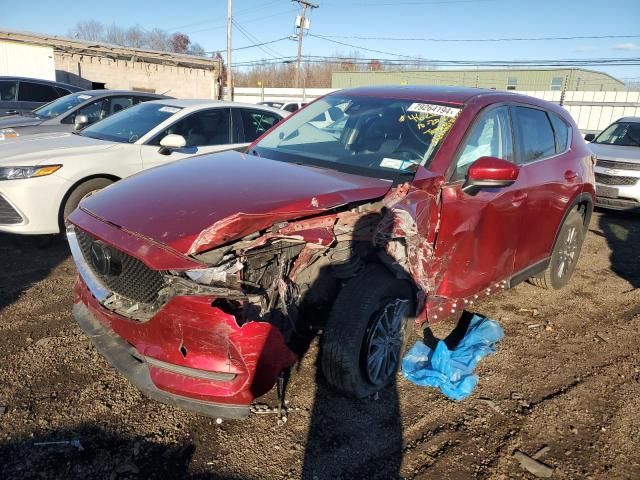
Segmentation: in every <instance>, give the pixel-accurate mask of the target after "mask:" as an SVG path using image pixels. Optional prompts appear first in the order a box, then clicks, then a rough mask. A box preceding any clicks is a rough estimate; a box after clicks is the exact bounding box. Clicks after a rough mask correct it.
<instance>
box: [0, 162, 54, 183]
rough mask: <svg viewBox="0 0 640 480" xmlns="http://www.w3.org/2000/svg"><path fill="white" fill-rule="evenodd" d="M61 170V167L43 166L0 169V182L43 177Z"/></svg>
mask: <svg viewBox="0 0 640 480" xmlns="http://www.w3.org/2000/svg"><path fill="white" fill-rule="evenodd" d="M60 168H62V165H43V166H38V167H0V180H18V179H21V178H33V177H45V176H47V175H51V174H52V173H53V172H56V171H58V170H60Z"/></svg>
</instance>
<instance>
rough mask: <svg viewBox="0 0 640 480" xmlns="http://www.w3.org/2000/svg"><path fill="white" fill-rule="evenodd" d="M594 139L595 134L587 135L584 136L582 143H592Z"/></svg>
mask: <svg viewBox="0 0 640 480" xmlns="http://www.w3.org/2000/svg"><path fill="white" fill-rule="evenodd" d="M595 139H596V134H595V133H587V134H586V135H585V136H584V141H585V142H593V141H594V140H595Z"/></svg>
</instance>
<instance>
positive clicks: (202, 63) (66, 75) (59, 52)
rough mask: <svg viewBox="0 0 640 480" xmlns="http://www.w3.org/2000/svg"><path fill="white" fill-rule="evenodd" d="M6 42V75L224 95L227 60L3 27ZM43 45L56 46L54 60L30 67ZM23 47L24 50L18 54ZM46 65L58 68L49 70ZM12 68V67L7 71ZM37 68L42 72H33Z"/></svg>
mask: <svg viewBox="0 0 640 480" xmlns="http://www.w3.org/2000/svg"><path fill="white" fill-rule="evenodd" d="M0 47H1V48H0V67H2V74H4V75H24V76H35V77H37V78H46V79H49V80H57V81H59V82H64V83H69V84H72V85H77V86H79V87H83V88H86V89H94V88H110V89H118V90H138V91H144V92H152V93H166V94H167V95H170V96H173V97H177V98H211V99H218V98H220V81H219V80H220V78H219V77H220V72H221V65H220V61H219V60H216V59H214V58H205V57H196V56H193V55H183V54H178V53H169V52H160V51H155V50H146V49H141V48H129V47H121V46H118V45H110V44H106V43H100V42H87V41H84V40H77V39H71V38H64V37H59V36H53V35H40V34H35V33H26V32H14V31H7V30H3V31H0ZM18 47H19V48H18ZM43 47H47V48H48V49H49V51H51V49H52V52H53V60H52V61H51V66H50V67H49V66H44V65H39V67H40V68H39V69H36V70H33V68H31V70H30V69H29V68H27V67H29V66H30V65H27V64H33V60H34V58H35V57H36V56H37V55H39V52H40V51H41V50H42V49H43ZM18 50H20V51H22V53H20V54H16V53H15V52H17V51H18ZM30 50H32V52H29V51H30ZM45 50H47V49H46V48H45ZM7 52H10V53H7ZM3 53H4V56H3V55H2V54H3ZM8 55H10V57H9V56H8ZM33 66H34V65H31V67H33ZM43 68H45V69H52V71H51V72H44V71H42V69H43ZM7 69H8V70H9V71H5V70H7ZM11 70H15V72H14V73H12V72H11ZM32 70H33V72H36V73H31V71H32ZM25 73H27V74H28V75H25Z"/></svg>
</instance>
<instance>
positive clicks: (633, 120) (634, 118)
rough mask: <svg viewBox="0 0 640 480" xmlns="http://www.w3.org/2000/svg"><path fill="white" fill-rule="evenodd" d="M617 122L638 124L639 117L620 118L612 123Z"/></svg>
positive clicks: (639, 121)
mask: <svg viewBox="0 0 640 480" xmlns="http://www.w3.org/2000/svg"><path fill="white" fill-rule="evenodd" d="M618 122H627V123H640V117H622V118H619V119H618V120H616V121H615V122H614V123H618Z"/></svg>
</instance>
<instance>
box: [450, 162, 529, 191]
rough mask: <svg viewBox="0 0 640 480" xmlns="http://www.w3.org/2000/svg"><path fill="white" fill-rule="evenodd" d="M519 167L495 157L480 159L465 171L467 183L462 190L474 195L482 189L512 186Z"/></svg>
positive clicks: (516, 177)
mask: <svg viewBox="0 0 640 480" xmlns="http://www.w3.org/2000/svg"><path fill="white" fill-rule="evenodd" d="M519 173H520V167H518V165H516V164H515V163H511V162H508V161H506V160H502V159H501V158H495V157H480V158H479V159H478V160H476V161H475V162H473V163H472V164H471V166H470V167H469V170H468V171H467V181H466V182H465V184H464V186H463V187H462V190H463V191H464V192H466V193H468V194H469V195H475V194H476V193H478V191H480V189H482V188H483V187H485V188H486V187H488V188H502V187H508V186H509V185H513V184H514V182H515V181H516V180H517V179H518V174H519Z"/></svg>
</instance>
